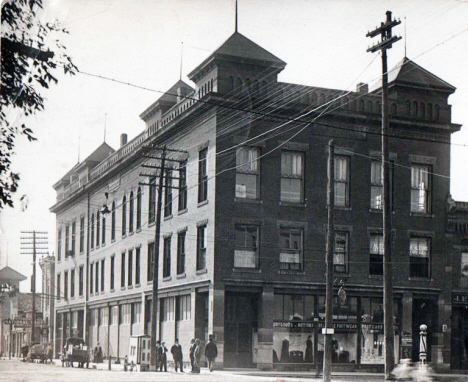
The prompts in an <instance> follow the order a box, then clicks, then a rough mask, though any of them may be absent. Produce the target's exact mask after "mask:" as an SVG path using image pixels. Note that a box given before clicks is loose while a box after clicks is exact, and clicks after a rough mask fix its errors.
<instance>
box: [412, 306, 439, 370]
mask: <svg viewBox="0 0 468 382" xmlns="http://www.w3.org/2000/svg"><path fill="white" fill-rule="evenodd" d="M437 317H438V314H437V303H436V301H433V300H426V299H414V300H413V325H412V330H413V361H419V333H420V330H419V327H420V326H421V325H422V324H424V325H426V326H427V362H431V345H432V338H433V336H434V334H435V333H436V331H437Z"/></svg>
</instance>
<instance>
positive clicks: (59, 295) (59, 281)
mask: <svg viewBox="0 0 468 382" xmlns="http://www.w3.org/2000/svg"><path fill="white" fill-rule="evenodd" d="M60 283H61V280H60V273H58V274H57V300H59V301H60V299H61V298H62V291H61V286H62V285H61V284H60Z"/></svg>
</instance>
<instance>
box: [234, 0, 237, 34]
mask: <svg viewBox="0 0 468 382" xmlns="http://www.w3.org/2000/svg"><path fill="white" fill-rule="evenodd" d="M234 32H236V33H237V0H236V24H235V30H234Z"/></svg>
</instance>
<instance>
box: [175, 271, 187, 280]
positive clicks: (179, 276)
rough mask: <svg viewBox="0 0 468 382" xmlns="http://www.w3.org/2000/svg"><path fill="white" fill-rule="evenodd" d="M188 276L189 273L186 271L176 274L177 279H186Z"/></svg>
mask: <svg viewBox="0 0 468 382" xmlns="http://www.w3.org/2000/svg"><path fill="white" fill-rule="evenodd" d="M186 277H187V275H186V274H185V272H184V273H180V274H178V275H177V276H176V278H177V279H185V278H186Z"/></svg>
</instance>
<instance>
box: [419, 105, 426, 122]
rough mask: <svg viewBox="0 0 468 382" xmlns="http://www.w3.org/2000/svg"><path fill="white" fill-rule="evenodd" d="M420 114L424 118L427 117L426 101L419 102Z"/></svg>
mask: <svg viewBox="0 0 468 382" xmlns="http://www.w3.org/2000/svg"><path fill="white" fill-rule="evenodd" d="M419 116H420V117H421V118H423V119H424V118H426V104H425V103H424V102H421V103H420V104H419Z"/></svg>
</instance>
